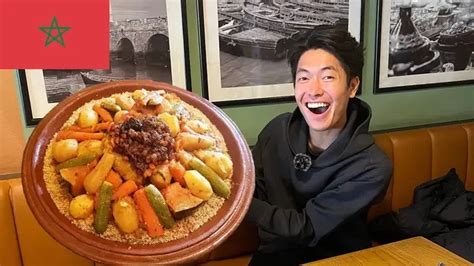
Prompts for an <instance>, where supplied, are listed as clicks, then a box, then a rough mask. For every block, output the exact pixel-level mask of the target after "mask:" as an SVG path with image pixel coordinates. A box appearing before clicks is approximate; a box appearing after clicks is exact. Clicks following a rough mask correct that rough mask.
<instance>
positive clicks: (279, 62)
mask: <svg viewBox="0 0 474 266" xmlns="http://www.w3.org/2000/svg"><path fill="white" fill-rule="evenodd" d="M197 3H198V13H199V14H198V16H199V22H200V40H201V57H202V60H201V63H202V65H201V70H202V88H203V96H204V97H205V98H207V99H208V100H209V101H211V102H213V103H214V104H216V105H218V106H227V105H238V104H254V103H269V102H282V101H292V100H293V99H294V89H293V83H292V82H293V81H292V77H291V71H290V66H289V64H288V63H287V59H286V58H285V57H286V52H287V49H288V47H289V46H290V45H291V41H292V38H294V36H296V34H297V33H299V32H300V31H303V30H308V29H311V28H313V27H314V26H315V25H316V22H311V23H302V21H299V22H291V19H288V18H290V16H293V15H292V14H293V13H294V14H296V15H295V16H296V17H298V19H301V18H302V17H303V16H307V17H309V18H307V19H312V20H313V21H325V22H324V23H325V24H330V23H334V24H335V23H341V22H343V23H345V24H347V25H348V30H349V31H350V32H351V33H352V35H353V36H354V37H355V38H356V39H357V40H358V41H360V42H361V40H362V32H363V30H362V22H363V21H362V16H363V1H359V0H350V1H349V0H342V1H339V2H335V1H332V2H331V3H336V4H334V5H338V6H337V8H334V7H327V5H325V6H324V8H326V9H321V8H322V7H320V6H318V7H316V6H313V3H309V2H308V1H300V0H280V1H278V0H276V1H270V2H269V1H259V0H234V1H221V0H206V1H197ZM276 3H279V4H280V6H275V5H276ZM269 5H270V6H269ZM294 6H296V7H297V8H299V9H300V10H302V11H301V12H303V13H298V12H296V11H295V10H296V9H293V7H294ZM321 10H324V11H321ZM292 12H293V13H292ZM295 12H296V13H295ZM335 12H339V13H335ZM265 16H268V18H269V17H270V16H272V17H273V18H275V17H278V19H277V20H273V21H272V20H271V19H267V18H266V17H265ZM300 22H301V23H300ZM318 24H320V23H318ZM361 78H362V77H361Z"/></svg>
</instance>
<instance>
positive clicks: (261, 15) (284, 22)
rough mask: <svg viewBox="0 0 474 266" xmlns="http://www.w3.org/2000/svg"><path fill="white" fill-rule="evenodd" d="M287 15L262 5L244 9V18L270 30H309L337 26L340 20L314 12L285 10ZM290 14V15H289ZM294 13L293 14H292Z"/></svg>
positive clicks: (246, 6)
mask: <svg viewBox="0 0 474 266" xmlns="http://www.w3.org/2000/svg"><path fill="white" fill-rule="evenodd" d="M285 10H286V11H287V13H285V14H284V15H282V13H281V12H280V9H279V8H275V7H272V6H269V5H265V4H261V5H259V6H254V5H245V6H244V7H243V12H244V18H247V19H248V20H249V21H251V22H252V23H254V24H258V23H260V24H262V25H267V27H269V28H283V29H294V30H309V29H312V28H314V27H315V26H317V25H321V24H329V25H333V24H335V23H336V22H337V21H338V19H337V18H333V17H328V16H325V15H324V14H316V13H312V12H306V11H300V10H292V11H291V10H290V9H289V8H288V7H287V8H286V9H285ZM288 12H289V13H288ZM291 13H293V14H291Z"/></svg>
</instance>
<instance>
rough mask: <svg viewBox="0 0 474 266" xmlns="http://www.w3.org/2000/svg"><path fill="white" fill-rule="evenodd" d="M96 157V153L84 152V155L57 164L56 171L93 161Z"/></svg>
mask: <svg viewBox="0 0 474 266" xmlns="http://www.w3.org/2000/svg"><path fill="white" fill-rule="evenodd" d="M94 159H95V154H93V153H84V154H82V155H79V156H77V157H76V158H72V159H69V160H67V161H65V162H62V163H60V164H58V165H56V171H59V170H61V169H63V168H71V167H76V166H81V165H86V164H88V163H90V162H92V161H93V160H94Z"/></svg>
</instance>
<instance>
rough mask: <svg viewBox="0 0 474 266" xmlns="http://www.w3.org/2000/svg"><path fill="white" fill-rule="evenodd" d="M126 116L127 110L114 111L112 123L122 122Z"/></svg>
mask: <svg viewBox="0 0 474 266" xmlns="http://www.w3.org/2000/svg"><path fill="white" fill-rule="evenodd" d="M127 116H128V111H125V110H122V111H118V112H116V113H115V115H114V123H115V124H120V123H123V122H124V121H125V119H126V118H127Z"/></svg>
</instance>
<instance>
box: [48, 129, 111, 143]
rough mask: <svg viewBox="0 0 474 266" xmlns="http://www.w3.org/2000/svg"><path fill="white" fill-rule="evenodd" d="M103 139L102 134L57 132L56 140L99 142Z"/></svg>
mask: <svg viewBox="0 0 474 266" xmlns="http://www.w3.org/2000/svg"><path fill="white" fill-rule="evenodd" d="M103 138H104V133H102V132H100V133H89V132H78V131H69V130H66V131H59V132H58V135H57V136H56V139H58V140H60V139H76V140H78V141H83V140H90V139H97V140H101V139H103Z"/></svg>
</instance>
